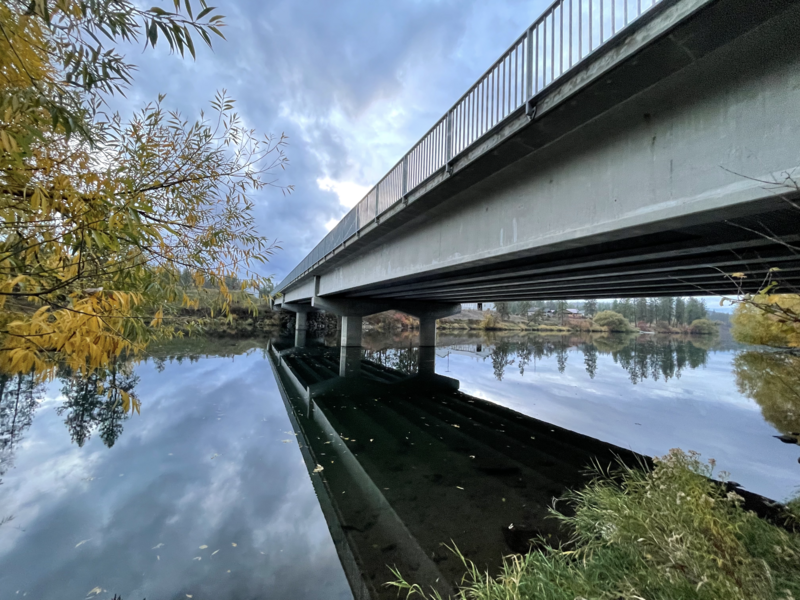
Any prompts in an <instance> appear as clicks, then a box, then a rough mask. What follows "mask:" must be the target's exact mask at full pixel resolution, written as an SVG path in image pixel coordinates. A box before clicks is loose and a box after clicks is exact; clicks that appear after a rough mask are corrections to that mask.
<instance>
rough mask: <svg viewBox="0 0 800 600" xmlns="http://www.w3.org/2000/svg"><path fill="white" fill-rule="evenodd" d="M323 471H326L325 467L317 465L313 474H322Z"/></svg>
mask: <svg viewBox="0 0 800 600" xmlns="http://www.w3.org/2000/svg"><path fill="white" fill-rule="evenodd" d="M323 470H325V467H323V466H322V465H317V466H316V467H314V471H313V473H320V472H322V471H323Z"/></svg>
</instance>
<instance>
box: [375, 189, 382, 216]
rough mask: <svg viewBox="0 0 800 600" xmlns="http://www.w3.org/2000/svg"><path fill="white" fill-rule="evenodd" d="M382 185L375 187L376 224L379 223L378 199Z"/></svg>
mask: <svg viewBox="0 0 800 600" xmlns="http://www.w3.org/2000/svg"><path fill="white" fill-rule="evenodd" d="M380 190H381V184H380V183H379V184H378V185H376V186H375V222H376V223H377V222H378V197H379V196H380Z"/></svg>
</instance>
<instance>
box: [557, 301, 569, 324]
mask: <svg viewBox="0 0 800 600" xmlns="http://www.w3.org/2000/svg"><path fill="white" fill-rule="evenodd" d="M556 313H557V314H558V318H559V320H560V321H561V324H562V325H563V324H564V320H565V319H566V316H567V301H566V300H558V301H557V303H556Z"/></svg>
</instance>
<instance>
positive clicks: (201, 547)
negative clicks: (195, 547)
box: [200, 544, 208, 550]
mask: <svg viewBox="0 0 800 600" xmlns="http://www.w3.org/2000/svg"><path fill="white" fill-rule="evenodd" d="M206 548H208V546H206V545H205V544H203V545H202V546H200V550H205V549H206Z"/></svg>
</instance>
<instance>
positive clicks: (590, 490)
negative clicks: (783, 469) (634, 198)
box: [387, 450, 800, 600]
mask: <svg viewBox="0 0 800 600" xmlns="http://www.w3.org/2000/svg"><path fill="white" fill-rule="evenodd" d="M712 474H713V461H710V464H704V463H702V462H701V461H700V460H699V458H698V456H697V454H695V453H689V454H685V453H683V452H681V451H677V450H673V451H672V452H671V453H670V454H669V455H667V456H666V457H664V458H662V459H659V460H657V461H656V462H655V466H654V467H653V469H652V470H649V469H643V470H636V469H629V468H625V467H622V468H620V470H618V471H616V472H614V473H603V472H600V471H598V472H597V475H596V477H595V479H594V480H593V481H592V482H591V483H590V484H589V485H588V486H587V487H585V488H584V489H582V490H579V491H574V492H571V493H570V494H568V495H567V496H566V497H565V499H564V500H565V501H566V502H567V503H568V504H569V505H570V506H571V508H572V511H570V516H567V515H565V514H563V513H559V512H556V511H553V517H554V518H557V519H560V520H562V521H564V522H565V523H566V525H567V526H568V527H569V528H570V529H571V531H572V532H573V537H572V539H571V540H570V542H569V544H567V545H566V546H561V547H554V546H549V545H547V544H546V543H545V542H544V540H540V541H539V543H538V544H537V549H534V550H533V551H532V552H531V553H530V554H527V555H525V556H521V555H515V556H511V557H508V558H507V559H506V560H505V561H504V566H503V569H502V572H501V573H500V574H499V575H498V576H497V577H491V576H489V575H488V574H487V573H482V572H480V570H479V569H477V568H476V566H475V565H474V564H472V563H470V562H469V561H468V560H466V559H464V557H463V556H461V555H460V554H459V553H458V551H457V549H455V548H454V549H453V550H454V551H455V552H456V554H457V555H458V556H459V557H460V558H461V559H462V560H463V561H464V565H465V570H466V574H465V576H464V579H463V581H462V585H461V587H460V589H459V591H458V594H457V598H459V599H461V600H521V599H536V600H540V599H541V600H578V599H585V600H589V599H592V600H594V599H607V600H645V599H646V600H676V599H681V600H683V599H687V600H712V599H713V600H718V599H719V600H722V599H724V600H772V599H775V600H778V599H782V600H798V599H800V534H798V533H791V532H789V531H787V530H786V529H784V528H781V527H778V526H776V525H773V524H772V523H769V522H768V521H766V520H764V519H761V518H759V517H757V516H756V515H755V514H753V513H751V512H748V511H745V510H744V509H743V508H742V499H741V498H740V497H739V496H738V495H736V494H735V493H733V492H726V491H725V489H724V488H723V487H722V486H720V485H719V484H718V483H715V482H713V481H712V480H711V479H710V477H711V476H712ZM798 508H800V507H798V506H797V503H794V504H792V503H790V505H788V509H787V510H790V511H793V514H794V516H795V517H797V515H798V514H799V513H798V512H795V511H797V509H798ZM393 572H394V575H395V577H396V580H395V581H393V582H391V583H389V584H387V585H390V586H393V587H396V588H397V589H398V591H404V592H406V594H407V596H415V595H419V596H420V597H425V598H439V597H440V596H439V595H438V594H436V593H433V594H426V592H425V591H424V590H422V589H421V588H420V587H419V586H417V585H413V584H409V583H408V582H406V581H405V580H404V579H403V578H402V576H401V574H400V573H399V572H397V571H393Z"/></svg>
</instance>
